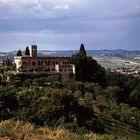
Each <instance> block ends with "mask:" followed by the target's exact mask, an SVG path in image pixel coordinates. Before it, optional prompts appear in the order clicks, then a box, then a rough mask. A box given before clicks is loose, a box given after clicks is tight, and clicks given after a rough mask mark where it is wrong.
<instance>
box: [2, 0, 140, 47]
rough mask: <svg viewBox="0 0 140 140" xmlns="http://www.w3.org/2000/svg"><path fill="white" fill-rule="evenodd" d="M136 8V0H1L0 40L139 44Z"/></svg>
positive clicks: (63, 44)
mask: <svg viewBox="0 0 140 140" xmlns="http://www.w3.org/2000/svg"><path fill="white" fill-rule="evenodd" d="M139 7H140V1H139V0H133V1H132V0H117V1H113V0H105V1H99V0H0V37H1V38H0V42H2V44H5V46H6V44H8V42H10V43H11V42H12V43H13V44H15V46H16V42H17V44H18V43H19V44H20V42H21V44H24V43H25V42H28V40H29V42H30V41H31V40H34V38H37V40H40V44H41V45H42V46H44V45H43V44H45V43H46V44H49V45H50V46H55V47H56V48H58V47H57V45H58V44H61V45H60V46H63V48H64V46H65V43H66V44H69V45H68V46H75V44H76V45H78V44H79V43H81V42H86V43H87V45H88V46H89V48H90V47H91V46H97V48H104V47H105V46H110V47H111V46H114V47H117V46H118V47H119V48H120V47H124V48H125V47H127V45H128V46H130V45H132V43H135V44H136V46H138V45H137V44H139V39H138V37H137V36H138V35H139V34H138V32H140V30H139V29H138V27H139V23H140V20H139V19H140V8H139ZM2 39H3V40H2ZM6 40H7V41H6ZM12 40H13V41H12ZM78 42H79V43H78ZM123 44H124V46H123ZM3 46H4V45H3ZM7 46H9V45H7ZM13 46H14V45H13Z"/></svg>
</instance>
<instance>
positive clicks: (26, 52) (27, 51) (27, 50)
mask: <svg viewBox="0 0 140 140" xmlns="http://www.w3.org/2000/svg"><path fill="white" fill-rule="evenodd" d="M25 55H30V50H29V47H28V46H27V47H26V49H25Z"/></svg>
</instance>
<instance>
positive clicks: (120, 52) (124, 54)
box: [0, 49, 140, 62]
mask: <svg viewBox="0 0 140 140" xmlns="http://www.w3.org/2000/svg"><path fill="white" fill-rule="evenodd" d="M77 52H78V50H55V51H50V50H38V55H39V56H44V55H49V56H50V55H51V56H71V55H73V54H75V53H77ZM23 53H24V52H23ZM87 54H88V55H89V56H117V57H121V58H135V57H136V56H138V55H140V50H133V51H129V50H121V49H118V50H87ZM5 55H7V56H9V57H11V59H12V60H14V56H15V55H16V51H11V52H0V62H2V58H3V56H5Z"/></svg>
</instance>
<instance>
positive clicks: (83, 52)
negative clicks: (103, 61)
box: [79, 44, 87, 56]
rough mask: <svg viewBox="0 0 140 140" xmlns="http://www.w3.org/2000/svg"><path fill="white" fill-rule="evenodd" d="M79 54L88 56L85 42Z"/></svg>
mask: <svg viewBox="0 0 140 140" xmlns="http://www.w3.org/2000/svg"><path fill="white" fill-rule="evenodd" d="M79 55H81V56H87V54H86V50H85V47H84V44H81V46H80V50H79Z"/></svg>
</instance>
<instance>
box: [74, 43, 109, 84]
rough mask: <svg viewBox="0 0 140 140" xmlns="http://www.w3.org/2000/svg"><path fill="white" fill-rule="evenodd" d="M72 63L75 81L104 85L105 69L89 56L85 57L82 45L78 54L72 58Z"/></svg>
mask: <svg viewBox="0 0 140 140" xmlns="http://www.w3.org/2000/svg"><path fill="white" fill-rule="evenodd" d="M72 63H73V64H74V65H75V77H76V80H77V81H82V82H86V81H87V82H96V83H100V84H101V85H105V83H106V82H105V69H104V68H103V67H101V65H100V64H98V63H97V61H96V60H94V59H93V58H92V57H91V56H87V55H86V50H85V48H84V45H83V44H81V46H80V50H79V53H77V54H75V55H73V56H72Z"/></svg>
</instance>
